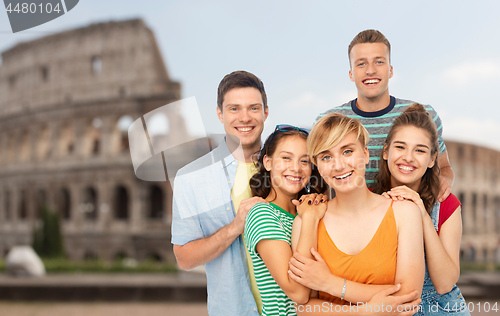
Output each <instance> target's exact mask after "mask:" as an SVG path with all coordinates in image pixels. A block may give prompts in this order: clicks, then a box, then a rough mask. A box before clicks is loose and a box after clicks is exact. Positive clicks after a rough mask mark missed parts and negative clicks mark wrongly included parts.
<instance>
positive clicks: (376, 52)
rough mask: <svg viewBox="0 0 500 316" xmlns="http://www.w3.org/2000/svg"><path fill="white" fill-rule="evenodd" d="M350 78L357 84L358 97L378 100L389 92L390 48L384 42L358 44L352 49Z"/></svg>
mask: <svg viewBox="0 0 500 316" xmlns="http://www.w3.org/2000/svg"><path fill="white" fill-rule="evenodd" d="M350 59H351V70H349V78H350V79H351V81H353V82H354V83H355V84H356V88H357V90H358V98H365V99H367V100H376V99H378V98H380V97H381V96H383V95H384V94H386V93H387V94H389V90H388V88H387V87H388V85H389V79H390V78H392V75H393V73H392V66H391V65H390V56H389V49H388V48H387V46H386V45H385V44H383V43H362V44H356V45H354V46H353V48H352V50H351V56H350Z"/></svg>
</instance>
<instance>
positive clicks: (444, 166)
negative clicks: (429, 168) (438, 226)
mask: <svg viewBox="0 0 500 316" xmlns="http://www.w3.org/2000/svg"><path fill="white" fill-rule="evenodd" d="M438 165H439V168H440V169H441V174H440V176H439V181H440V183H441V185H440V189H439V195H438V200H439V202H443V201H444V200H446V198H447V197H448V195H450V192H451V187H452V186H453V182H454V181H455V173H454V172H453V169H452V168H451V165H450V160H449V158H448V151H447V150H446V151H445V152H444V153H442V154H441V155H440V156H439V157H438Z"/></svg>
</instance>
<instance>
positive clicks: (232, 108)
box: [229, 107, 238, 112]
mask: <svg viewBox="0 0 500 316" xmlns="http://www.w3.org/2000/svg"><path fill="white" fill-rule="evenodd" d="M236 110H238V109H237V108H235V107H231V108H229V111H231V112H236Z"/></svg>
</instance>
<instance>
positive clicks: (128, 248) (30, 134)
mask: <svg viewBox="0 0 500 316" xmlns="http://www.w3.org/2000/svg"><path fill="white" fill-rule="evenodd" d="M180 97H181V93H180V84H179V83H178V82H175V81H172V80H171V79H170V78H169V74H168V71H167V69H166V67H165V64H164V62H163V60H162V57H161V54H160V51H159V49H158V46H157V43H156V40H155V38H154V34H153V33H152V31H151V30H150V29H149V28H148V27H147V26H146V25H145V23H144V22H143V21H142V20H139V19H136V20H128V21H121V22H108V23H99V24H93V25H90V26H88V27H84V28H80V29H75V30H69V31H65V32H62V33H58V34H55V35H50V36H47V37H44V38H40V39H37V40H34V41H30V42H25V43H19V44H17V45H15V46H14V47H13V48H11V49H9V50H7V51H5V52H3V53H2V64H1V66H0V254H1V255H2V256H5V255H6V253H7V252H8V251H9V250H10V249H11V247H12V246H14V245H22V244H31V242H32V235H33V229H34V225H37V223H38V222H39V219H40V216H41V215H40V214H41V208H42V206H43V205H46V206H48V207H49V208H50V209H52V210H55V211H57V212H58V214H59V215H60V218H61V223H62V232H63V236H64V245H65V251H66V254H67V256H68V257H69V258H70V259H73V260H82V259H86V258H100V259H104V260H112V259H113V258H116V257H117V256H118V257H124V256H126V257H132V258H136V259H138V260H143V259H145V258H151V257H152V258H155V259H156V260H162V261H173V260H174V257H173V253H172V246H171V244H170V224H171V216H170V214H171V197H172V193H171V192H172V190H171V188H170V185H169V183H168V182H167V181H157V182H148V181H142V180H139V179H138V178H137V177H136V175H135V174H134V169H133V167H132V161H131V154H130V151H129V142H128V137H127V129H128V126H130V124H131V123H132V122H133V121H135V120H136V119H141V117H142V116H143V115H144V114H146V113H148V112H150V111H151V110H153V109H156V108H158V107H160V106H163V105H166V104H169V103H171V102H173V101H176V100H179V99H180ZM168 115H169V117H168V121H169V122H170V126H171V128H170V130H171V132H170V133H171V134H173V135H169V136H172V137H177V136H186V134H187V133H186V130H185V129H183V124H182V122H183V118H182V117H181V116H180V115H179V113H176V112H175V111H172V112H170V113H169V114H168Z"/></svg>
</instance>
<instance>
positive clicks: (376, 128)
mask: <svg viewBox="0 0 500 316" xmlns="http://www.w3.org/2000/svg"><path fill="white" fill-rule="evenodd" d="M348 55H349V62H350V66H351V68H350V70H349V78H350V79H351V81H352V82H354V83H355V84H356V89H357V90H358V97H357V98H356V99H354V100H352V101H350V102H347V103H345V104H343V105H341V106H339V107H336V108H333V109H331V110H328V111H326V112H325V113H322V114H320V115H319V116H318V118H317V119H316V120H318V119H319V118H321V117H323V116H325V115H327V114H329V113H332V112H336V113H341V114H343V115H346V116H348V117H353V118H356V119H358V120H360V121H361V123H362V124H363V125H364V126H365V127H366V129H367V130H368V132H369V133H370V141H369V143H368V150H369V152H370V162H369V164H368V166H367V168H366V182H367V184H368V188H372V187H373V183H374V182H375V176H376V175H377V173H378V170H379V163H380V152H381V150H382V147H383V145H384V141H385V138H386V136H387V133H388V132H389V130H390V128H391V125H392V122H393V121H394V119H395V118H396V117H398V116H399V115H400V114H401V113H402V112H403V111H404V110H405V109H406V108H408V107H409V106H410V105H411V104H412V103H413V102H412V101H408V100H402V99H398V98H395V97H393V96H391V95H389V88H388V84H389V79H390V78H392V75H393V69H392V66H391V64H390V61H391V60H390V58H391V44H390V43H389V41H388V40H387V38H385V36H384V35H383V34H382V33H380V32H379V31H376V30H365V31H362V32H360V33H359V34H358V35H356V37H354V39H353V40H352V41H351V43H350V44H349V48H348ZM426 109H427V112H428V113H429V114H430V116H431V117H432V120H433V121H434V122H435V123H436V127H437V131H438V141H439V157H438V163H439V167H440V168H441V175H440V181H441V188H440V191H439V197H438V199H439V201H440V202H442V201H444V200H445V199H446V198H447V197H448V195H449V194H450V191H451V186H452V185H453V181H454V178H455V175H454V173H453V169H452V168H451V166H450V161H449V159H448V152H447V151H446V146H445V144H444V141H443V137H442V135H443V126H442V123H441V119H440V118H439V115H438V114H437V113H436V111H435V110H434V109H433V108H432V107H431V106H430V105H428V106H426Z"/></svg>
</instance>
